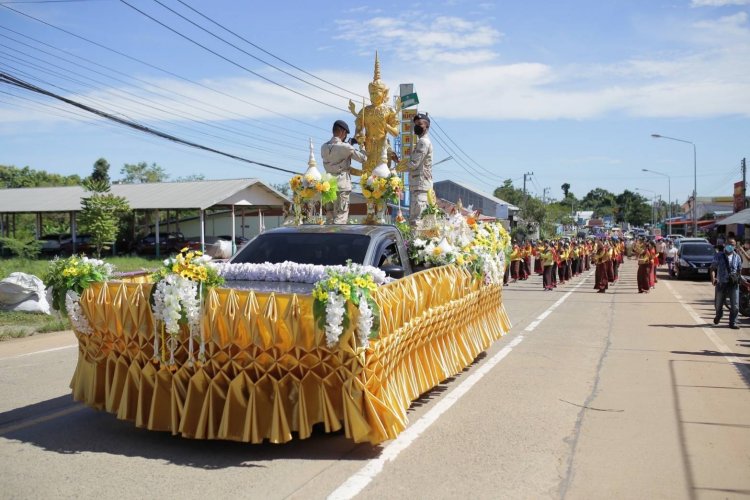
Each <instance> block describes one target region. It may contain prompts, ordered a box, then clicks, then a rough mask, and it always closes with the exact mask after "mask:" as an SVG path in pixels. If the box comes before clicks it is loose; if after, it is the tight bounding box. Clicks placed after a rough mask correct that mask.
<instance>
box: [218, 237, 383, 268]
mask: <svg viewBox="0 0 750 500" xmlns="http://www.w3.org/2000/svg"><path fill="white" fill-rule="evenodd" d="M369 245H370V237H369V236H366V235H362V234H341V233H267V234H261V235H260V236H258V237H257V238H255V239H254V240H253V241H251V242H250V243H248V244H247V245H246V246H245V248H243V249H242V250H241V251H240V253H238V254H237V255H236V256H235V257H234V258H233V259H232V262H234V263H243V262H248V263H251V264H260V263H263V262H270V263H272V264H276V263H279V262H284V261H287V260H288V261H292V262H298V263H300V264H319V265H324V266H335V265H345V264H346V261H347V260H349V259H351V261H352V262H354V263H357V264H362V263H363V262H364V259H365V254H366V253H367V247H368V246H369Z"/></svg>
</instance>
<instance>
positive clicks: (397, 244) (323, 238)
mask: <svg viewBox="0 0 750 500" xmlns="http://www.w3.org/2000/svg"><path fill="white" fill-rule="evenodd" d="M348 260H351V261H352V263H354V264H362V265H366V266H373V267H377V268H379V269H381V270H382V271H383V272H385V274H386V276H388V277H390V278H393V279H400V278H403V277H405V276H408V275H410V274H412V267H411V264H410V262H409V255H408V253H407V251H406V245H405V244H404V240H403V238H402V237H401V231H399V230H398V228H397V227H396V226H390V225H377V226H375V225H358V224H346V225H313V224H310V225H303V226H293V227H280V228H276V229H271V230H269V231H266V232H264V233H261V234H259V235H258V236H256V237H255V238H254V239H252V240H250V241H249V242H248V243H247V244H246V245H245V246H244V247H243V248H242V250H240V251H239V252H238V253H237V254H236V255H235V256H234V257H232V258H231V259H230V260H229V263H230V264H243V263H250V264H262V263H264V262H269V263H271V264H278V263H282V262H285V261H291V262H296V263H298V264H315V265H323V266H336V265H346V263H347V261H348ZM227 286H230V287H231V288H240V289H253V290H256V291H264V292H271V291H273V292H283V293H302V294H306V293H309V292H310V291H311V290H312V288H313V285H312V284H306V283H293V284H292V283H278V282H260V281H244V282H238V281H233V282H231V283H228V284H227Z"/></svg>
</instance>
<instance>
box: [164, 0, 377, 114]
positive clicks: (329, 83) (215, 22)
mask: <svg viewBox="0 0 750 500" xmlns="http://www.w3.org/2000/svg"><path fill="white" fill-rule="evenodd" d="M177 1H178V2H179V3H181V4H182V5H184V6H185V7H187V8H188V9H190V10H192V11H193V12H195V13H196V14H198V15H199V16H201V17H202V18H204V19H206V20H207V21H209V22H211V23H213V24H215V25H216V26H218V27H219V28H221V29H223V30H224V31H226V32H227V33H231V34H232V35H234V36H236V37H237V38H239V39H240V40H242V41H243V42H245V43H247V44H249V45H251V46H253V47H255V48H256V49H258V50H260V51H261V52H263V53H264V54H268V55H269V56H271V57H273V58H274V59H276V60H277V61H280V62H283V63H284V64H286V65H288V66H290V67H292V68H294V69H296V70H297V71H300V72H302V73H304V74H306V75H308V76H311V77H312V78H315V79H316V80H318V81H321V82H323V83H326V84H328V85H330V86H331V87H335V88H337V89H339V90H343V91H344V92H347V93H349V94H352V95H354V96H356V97H358V98H359V99H366V100H368V101H369V98H368V97H366V96H363V95H361V94H359V93H357V92H353V91H351V90H347V89H345V88H343V87H340V86H338V85H336V84H335V83H332V82H329V81H328V80H324V79H323V78H320V77H319V76H317V75H315V74H313V73H310V72H308V71H305V70H304V69H302V68H300V67H299V66H295V65H294V64H292V63H290V62H289V61H287V60H285V59H282V58H281V57H279V56H277V55H275V54H273V53H271V52H269V51H268V50H266V49H264V48H263V47H261V46H260V45H257V44H255V43H253V42H251V41H250V40H248V39H247V38H244V37H243V36H241V35H239V34H238V33H236V32H234V31H232V30H230V29H229V28H227V27H226V26H224V25H223V24H221V23H219V22H218V21H215V20H214V19H212V18H210V17H208V16H207V15H205V14H203V13H202V12H200V11H198V10H197V9H195V8H194V7H192V6H190V5H188V4H187V3H186V2H184V1H183V0H177Z"/></svg>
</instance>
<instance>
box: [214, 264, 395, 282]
mask: <svg viewBox="0 0 750 500" xmlns="http://www.w3.org/2000/svg"><path fill="white" fill-rule="evenodd" d="M217 266H218V269H219V274H220V275H221V276H222V277H223V278H224V279H225V280H227V281H279V282H291V283H317V282H318V281H320V280H322V279H325V278H326V276H327V270H329V269H331V270H334V271H337V272H340V273H344V272H349V271H352V270H354V271H355V272H357V273H359V274H363V273H367V274H369V275H371V276H372V280H373V281H374V282H375V283H376V284H378V285H382V284H384V283H388V282H390V281H393V278H389V277H387V276H386V274H385V272H383V270H381V269H378V268H377V267H373V266H363V265H361V264H352V266H351V267H347V266H321V265H317V264H299V263H297V262H290V261H285V262H281V263H277V264H272V263H270V262H264V263H262V264H250V263H241V264H218V265H217Z"/></svg>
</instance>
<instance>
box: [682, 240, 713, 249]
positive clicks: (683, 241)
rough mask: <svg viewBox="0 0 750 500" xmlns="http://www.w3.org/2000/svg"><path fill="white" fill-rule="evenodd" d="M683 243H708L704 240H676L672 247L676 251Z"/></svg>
mask: <svg viewBox="0 0 750 500" xmlns="http://www.w3.org/2000/svg"><path fill="white" fill-rule="evenodd" d="M685 243H708V240H707V239H706V238H678V239H676V240H675V242H674V246H675V247H677V248H678V249H679V248H680V246H681V245H683V244H685Z"/></svg>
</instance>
